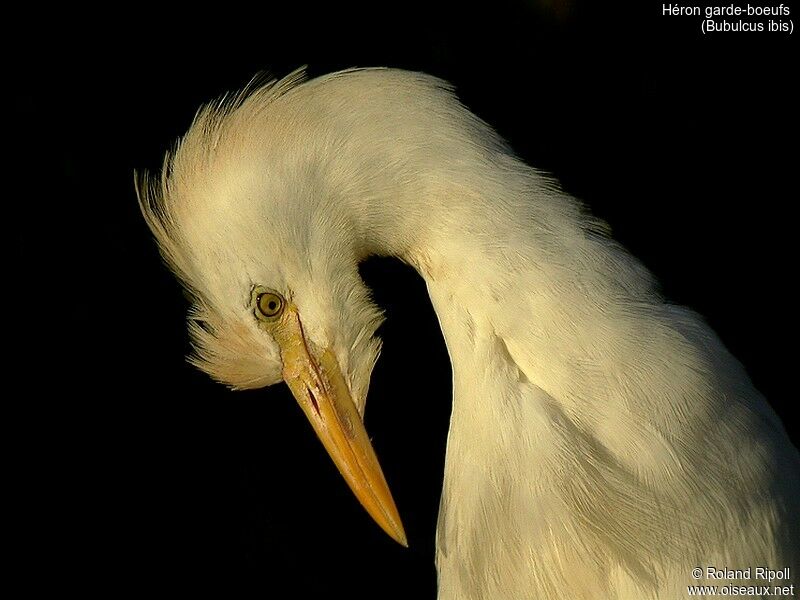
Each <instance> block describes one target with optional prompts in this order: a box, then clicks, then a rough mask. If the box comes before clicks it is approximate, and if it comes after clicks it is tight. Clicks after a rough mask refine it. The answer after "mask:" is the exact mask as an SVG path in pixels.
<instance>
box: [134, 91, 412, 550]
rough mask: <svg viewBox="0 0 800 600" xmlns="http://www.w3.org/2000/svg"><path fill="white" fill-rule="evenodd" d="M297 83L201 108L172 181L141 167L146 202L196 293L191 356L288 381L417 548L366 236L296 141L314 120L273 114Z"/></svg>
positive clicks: (214, 367) (356, 481)
mask: <svg viewBox="0 0 800 600" xmlns="http://www.w3.org/2000/svg"><path fill="white" fill-rule="evenodd" d="M297 81H298V78H297V77H290V78H287V79H284V80H283V81H281V82H280V83H277V84H275V83H269V84H267V85H263V86H260V87H258V88H257V89H250V90H247V91H246V92H244V93H243V94H240V95H239V96H236V97H233V98H228V99H223V100H222V101H220V102H218V103H215V104H213V105H210V106H207V107H205V108H204V109H202V110H201V111H200V112H199V113H198V114H197V116H196V118H195V120H194V122H193V124H192V126H191V127H190V129H189V131H188V133H187V134H186V135H185V136H184V137H183V138H182V139H181V140H180V142H179V143H178V145H177V146H176V148H175V150H174V151H173V152H171V153H169V154H168V155H167V157H166V159H165V162H164V166H163V170H162V173H161V177H160V178H153V177H150V176H148V175H147V174H142V175H140V176H137V177H136V184H137V194H138V197H139V203H140V206H141V209H142V213H143V215H144V217H145V220H146V222H147V224H148V226H149V227H150V229H151V231H152V232H153V234H154V236H155V238H156V240H157V241H158V244H159V247H160V249H161V252H162V255H163V256H164V258H165V260H166V262H167V263H168V265H169V266H170V267H171V269H172V270H173V271H174V272H175V273H176V275H177V276H178V278H179V279H180V280H181V281H182V283H183V284H184V286H185V287H186V289H187V291H188V292H189V295H190V297H191V298H192V307H191V309H190V315H189V330H190V334H191V337H192V341H193V346H194V355H193V356H192V357H191V358H190V361H191V362H192V363H193V364H195V365H196V366H197V367H199V368H200V369H201V370H203V371H205V372H206V373H208V374H209V375H211V376H212V377H213V378H214V379H216V380H217V381H219V382H222V383H224V384H226V385H229V386H230V387H232V388H236V389H245V388H260V387H264V386H269V385H272V384H276V383H279V382H280V381H284V382H285V383H286V384H287V385H288V387H289V388H290V390H291V392H292V394H293V395H294V397H295V399H296V400H297V402H298V404H299V405H300V407H301V408H302V410H303V412H304V413H305V415H306V416H307V418H308V420H309V421H310V423H311V425H312V426H313V428H314V430H315V432H316V434H317V435H318V437H319V438H320V440H321V441H322V443H323V444H324V446H325V448H326V450H327V451H328V453H329V455H330V456H331V458H332V459H333V461H334V463H335V464H336V466H337V467H338V469H339V471H340V472H341V474H342V475H343V477H344V478H345V480H346V481H347V483H348V485H349V486H350V488H351V489H352V490H353V492H354V494H355V495H356V497H357V498H358V499H359V501H360V502H361V503H362V505H363V506H364V507H365V509H366V510H367V511H368V512H369V514H370V515H371V516H372V517H373V519H375V521H376V522H377V523H378V524H379V525H380V526H381V527H382V528H383V529H384V530H385V531H386V532H387V533H388V534H389V535H390V536H391V537H392V538H394V539H395V540H397V541H398V542H400V543H401V544H403V545H406V537H405V533H404V531H403V526H402V523H401V521H400V517H399V515H398V513H397V509H396V507H395V504H394V501H393V499H392V496H391V493H390V492H389V488H388V486H387V484H386V481H385V479H384V476H383V473H382V471H381V468H380V465H379V463H378V460H377V458H376V456H375V453H374V451H373V448H372V445H371V443H370V441H369V437H368V436H367V433H366V431H365V429H364V425H363V411H364V407H365V402H366V394H367V388H368V386H369V379H370V375H371V372H372V368H373V366H374V365H375V362H376V360H377V358H378V354H379V351H380V342H379V341H378V339H377V338H376V337H375V335H374V334H375V331H376V329H377V328H378V326H379V324H380V322H381V313H380V311H379V310H378V309H377V307H375V305H374V304H373V303H372V302H371V301H370V297H369V292H368V289H367V288H366V286H365V285H364V283H363V281H362V279H361V277H360V275H359V272H358V262H359V260H360V259H361V258H362V256H361V254H362V252H361V249H360V244H359V240H358V236H357V235H356V233H355V228H354V227H353V225H352V223H351V221H350V220H349V217H348V213H347V211H345V210H343V209H342V208H341V207H340V206H339V205H338V203H337V197H338V196H339V194H340V192H341V190H337V189H336V187H335V179H336V178H335V177H334V178H331V177H327V176H324V175H322V173H321V169H322V168H323V167H322V166H321V165H319V164H317V163H315V162H314V161H313V160H312V159H311V158H310V156H312V155H313V153H312V152H309V151H308V144H306V145H305V147H304V145H303V143H300V142H298V141H297V140H300V139H302V137H303V136H302V135H300V134H299V133H298V131H297V129H298V127H300V126H302V125H301V124H298V123H297V122H295V126H294V127H291V130H292V131H289V129H290V126H289V122H290V121H292V119H291V118H289V117H287V118H286V119H281V118H278V117H277V116H276V118H270V115H269V113H268V112H266V113H265V111H262V110H261V109H262V108H263V107H264V106H270V105H274V104H275V103H277V102H278V101H279V100H280V98H281V97H282V96H284V95H285V94H286V93H288V92H290V91H291V90H292V88H293V87H295V86H296V84H297ZM257 119H260V121H259V123H258V127H257V130H258V131H259V135H253V134H252V131H253V130H254V128H255V125H254V121H255V120H257ZM295 121H296V119H295ZM306 125H307V124H306Z"/></svg>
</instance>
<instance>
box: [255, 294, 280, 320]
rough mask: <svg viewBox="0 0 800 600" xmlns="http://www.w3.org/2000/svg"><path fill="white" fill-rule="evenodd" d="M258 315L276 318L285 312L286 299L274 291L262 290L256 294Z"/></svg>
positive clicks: (264, 317)
mask: <svg viewBox="0 0 800 600" xmlns="http://www.w3.org/2000/svg"><path fill="white" fill-rule="evenodd" d="M255 304H256V311H255V312H256V316H257V317H259V318H261V319H274V318H276V317H279V316H280V314H281V313H282V312H283V306H284V301H283V298H281V297H280V296H279V295H278V294H276V293H274V292H260V293H258V294H257V295H256V302H255Z"/></svg>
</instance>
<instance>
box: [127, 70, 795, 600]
mask: <svg viewBox="0 0 800 600" xmlns="http://www.w3.org/2000/svg"><path fill="white" fill-rule="evenodd" d="M498 93H501V90H498ZM140 198H141V203H142V208H143V212H144V215H145V217H146V218H147V221H148V223H149V225H150V227H151V228H152V230H153V232H154V234H155V235H156V237H157V239H158V241H159V244H160V246H161V248H162V250H163V252H164V255H165V257H166V258H167V259H168V261H169V263H170V265H171V266H172V268H173V269H174V270H175V271H176V273H177V274H178V276H179V277H180V278H181V279H182V281H183V282H184V284H185V285H186V286H187V287H188V288H189V289H190V290H191V292H192V293H193V295H194V298H195V303H194V312H193V315H192V320H191V326H190V327H191V331H192V334H193V336H194V341H195V344H196V347H197V355H196V357H195V358H194V361H195V363H196V364H197V365H198V366H199V367H200V368H202V369H203V370H205V371H206V372H208V373H209V374H210V375H212V376H213V377H214V378H216V379H217V380H219V381H222V382H224V383H226V384H229V385H231V386H233V387H239V388H246V387H260V386H264V385H270V384H273V383H277V382H279V381H280V380H281V379H282V378H283V377H285V373H286V371H285V366H286V365H285V353H284V349H283V347H282V346H281V344H280V342H279V341H277V338H276V337H275V336H273V335H270V333H269V331H267V330H265V328H264V326H263V324H261V325H260V324H259V322H258V320H257V319H255V318H254V316H253V308H252V305H251V291H252V289H253V286H254V285H264V286H267V287H268V288H269V289H272V290H276V291H278V293H279V294H282V295H283V296H285V297H286V298H287V302H290V303H291V304H292V306H296V310H297V314H298V315H300V318H301V319H302V326H303V328H302V329H303V335H304V336H305V339H307V340H308V347H309V348H311V350H310V352H311V354H314V352H315V351H314V348H328V349H331V351H332V353H333V355H334V356H335V359H336V360H337V361H338V365H339V366H340V367H341V373H342V376H343V378H344V381H345V382H346V384H347V386H348V387H349V390H350V392H351V395H352V397H353V400H354V402H355V404H356V405H357V406H358V408H359V410H360V411H362V412H363V409H364V403H365V399H366V398H365V396H366V390H367V388H368V384H369V377H370V373H371V370H372V367H373V365H374V363H375V361H376V360H377V356H378V350H379V344H378V342H377V341H376V340H375V339H374V337H373V334H374V332H375V330H376V328H377V326H378V324H379V322H380V315H379V311H378V310H377V309H376V307H375V306H373V305H372V303H371V302H370V300H369V294H368V291H367V289H366V288H365V286H364V284H363V282H362V281H361V279H360V277H359V275H358V269H357V266H358V262H359V261H360V260H362V259H364V258H365V257H367V256H369V255H373V254H378V255H391V256H397V257H399V258H400V259H402V260H404V261H405V262H407V263H408V264H410V265H412V266H413V267H414V268H415V269H416V270H417V271H418V272H419V274H420V275H421V276H422V277H423V278H424V280H425V282H426V284H427V287H428V290H429V292H430V296H431V299H432V302H433V306H434V308H435V310H436V313H437V315H438V317H439V320H440V323H441V327H442V331H443V333H444V337H445V341H446V343H447V348H448V350H449V353H450V357H451V359H452V364H453V387H454V397H453V411H452V419H451V423H450V431H449V437H448V443H447V457H446V465H445V480H444V490H443V494H442V502H441V510H440V515H439V525H438V534H437V535H438V540H437V566H438V570H439V589H440V591H439V598H440V599H441V600H456V599H458V600H462V599H473V598H486V599H496V600H502V599H509V600H522V599H527V598H571V599H582V598H587V599H596V598H611V599H636V600H638V599H643V598H684V597H686V595H687V592H686V586H687V585H692V584H697V583H698V581H697V580H695V579H693V578H692V575H691V570H692V568H694V567H698V566H700V567H705V566H717V567H728V568H744V567H748V566H752V567H756V566H766V567H770V568H773V569H778V568H785V567H790V568H791V569H792V570H793V573H792V575H793V577H794V575H795V574H796V573H797V569H798V568H800V559H799V558H798V557H800V549H798V544H800V527H799V526H798V517H797V514H798V512H799V511H798V493H799V492H800V485H799V484H798V472H799V471H800V466H799V465H800V461H799V460H798V453H797V450H796V449H795V448H794V447H793V446H792V444H791V443H790V442H789V440H788V439H787V436H786V434H785V432H784V430H783V427H782V425H781V424H780V422H779V420H778V419H777V417H776V416H775V414H774V413H773V411H772V410H771V409H770V407H769V406H768V405H767V403H766V402H765V401H764V399H763V397H762V396H761V395H760V394H759V393H758V392H757V391H756V390H755V389H754V387H753V385H752V384H751V382H750V380H749V379H748V377H747V375H746V373H745V372H744V370H743V368H742V366H741V365H740V364H739V362H738V361H737V360H736V359H735V358H734V357H733V356H731V355H730V353H729V352H728V351H727V350H726V349H725V347H724V346H723V345H722V343H721V342H720V340H719V339H718V338H717V336H716V335H715V334H714V333H713V332H712V331H711V330H710V329H709V328H708V326H707V325H705V324H704V323H703V321H702V320H701V319H700V318H699V317H698V316H697V315H696V314H694V313H693V312H692V311H690V310H688V309H686V308H683V307H679V306H674V305H670V304H667V303H665V302H664V300H663V299H662V298H661V297H660V296H659V294H658V291H657V290H656V288H655V285H654V281H653V279H652V277H651V275H650V274H649V273H648V272H647V271H646V269H645V268H644V267H643V266H642V265H641V264H640V263H639V262H638V261H636V260H635V259H634V258H633V257H631V256H630V255H629V254H628V253H627V252H625V251H624V250H623V249H622V248H621V247H620V246H618V245H617V244H616V243H614V242H613V241H612V240H611V239H609V238H608V237H607V236H606V234H605V228H604V225H603V224H602V223H601V222H599V221H597V220H595V219H593V218H592V217H591V216H589V215H588V214H587V213H586V212H584V210H583V209H582V207H581V206H580V204H579V203H578V202H577V201H576V200H574V199H573V198H571V197H569V196H568V195H566V194H565V193H563V192H562V191H560V190H559V188H558V186H557V185H556V184H555V183H554V182H553V181H552V180H551V179H549V178H548V177H546V176H545V175H543V174H541V173H539V172H537V171H536V170H534V169H532V168H530V167H529V166H527V165H525V164H524V163H522V162H521V161H520V160H519V159H517V158H515V157H514V156H513V154H512V153H511V152H510V150H509V149H508V148H507V147H506V145H505V144H504V143H503V142H502V140H500V139H499V138H498V136H497V135H496V134H495V133H494V132H493V131H492V130H491V129H490V128H489V127H488V126H487V125H486V124H485V123H483V122H482V121H481V120H479V119H478V118H476V117H475V116H473V115H472V114H471V113H470V112H469V111H467V110H466V109H465V108H464V107H463V106H462V105H461V104H460V103H459V102H458V101H457V100H456V99H455V98H454V96H453V95H452V93H451V91H450V89H449V87H448V86H447V84H445V83H443V82H442V81H440V80H437V79H435V78H432V77H429V76H426V75H422V74H417V73H409V72H403V71H397V70H385V69H365V70H351V71H344V72H341V73H335V74H332V75H329V76H326V77H321V78H318V79H315V80H312V81H308V82H303V81H302V75H301V74H300V73H295V74H292V75H290V76H289V77H287V78H286V79H284V80H282V81H280V82H277V83H275V82H270V83H267V84H265V85H262V86H261V87H258V86H253V87H252V88H251V89H250V90H248V91H246V92H243V93H242V94H240V95H238V96H235V97H232V98H229V99H226V100H223V101H221V102H219V103H216V104H213V105H211V106H209V107H206V108H204V109H203V110H201V111H200V113H199V114H198V116H197V118H196V119H195V121H194V123H193V125H192V127H191V128H190V130H189V132H188V133H187V134H186V136H185V137H184V138H183V140H182V141H181V143H180V145H179V146H178V147H177V149H176V151H175V152H174V153H173V154H172V155H171V156H169V157H168V158H167V160H166V163H165V167H164V172H163V175H162V178H161V180H160V182H155V184H154V183H153V182H150V183H149V184H148V183H147V182H146V180H144V179H143V180H142V181H141V182H140ZM282 357H283V358H282ZM309 394H311V392H309ZM376 401H380V399H377V400H376ZM420 411H421V412H423V413H424V407H420ZM398 536H399V534H398ZM701 583H702V582H701ZM714 583H718V584H720V585H721V584H722V583H724V582H722V581H717V582H714ZM736 583H738V584H741V583H742V582H741V581H740V582H736ZM762 583H763V582H762ZM789 583H790V582H789Z"/></svg>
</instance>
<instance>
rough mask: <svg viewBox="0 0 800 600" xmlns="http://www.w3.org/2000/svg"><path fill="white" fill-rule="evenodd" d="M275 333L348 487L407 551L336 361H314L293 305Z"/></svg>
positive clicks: (297, 390)
mask: <svg viewBox="0 0 800 600" xmlns="http://www.w3.org/2000/svg"><path fill="white" fill-rule="evenodd" d="M272 331H273V334H274V337H275V339H276V341H277V342H278V344H279V345H280V348H281V358H282V360H283V377H284V380H285V381H286V383H287V385H288V386H289V389H290V390H291V391H292V394H293V395H294V397H295V399H296V400H297V402H298V403H299V404H300V407H301V408H302V409H303V412H304V413H305V414H306V417H308V420H309V421H310V422H311V425H312V427H314V431H315V432H316V434H317V436H318V437H319V439H320V440H321V441H322V444H323V445H324V446H325V449H326V450H327V451H328V454H329V455H330V457H331V458H332V459H333V462H334V463H335V464H336V467H337V468H338V469H339V472H340V473H341V474H342V477H344V479H345V481H346V482H347V485H349V486H350V489H351V490H352V491H353V493H354V494H355V495H356V498H358V500H359V502H361V505H362V506H363V507H364V508H365V509H366V510H367V512H368V513H369V514H370V516H371V517H372V518H373V519H374V520H375V522H376V523H377V524H378V525H380V527H381V528H382V529H383V530H384V531H385V532H386V533H388V534H389V536H391V537H392V538H393V539H394V540H395V541H397V542H398V543H400V544H402V545H403V546H406V547H407V546H408V541H407V540H406V534H405V531H404V530H403V524H402V522H401V521H400V515H399V514H398V513H397V508H396V507H395V504H394V500H393V499H392V494H391V492H390V491H389V486H388V485H387V484H386V479H385V478H384V476H383V471H381V467H380V464H378V459H377V457H376V456H375V451H374V450H373V449H372V444H371V443H370V441H369V437H368V436H367V431H366V429H364V424H363V422H362V421H361V415H360V414H359V412H358V409H356V406H355V404H354V403H353V400H352V398H351V396H350V390H349V389H348V386H347V384H346V383H345V381H344V377H343V376H342V372H341V369H340V367H339V364H338V362H337V360H336V357H335V356H334V355H333V353H332V352H331V351H330V350H328V349H326V350H324V351H322V352H321V353H320V355H319V356H315V355H314V353H313V352H312V351H311V349H310V348H309V345H308V342H307V340H306V338H305V335H304V333H303V326H302V323H301V322H300V316H299V315H298V314H297V309H296V308H295V307H294V306H292V305H291V304H290V305H289V306H287V307H286V310H285V311H284V315H283V317H282V318H281V320H280V323H279V324H276V327H275V328H274V329H273V330H272Z"/></svg>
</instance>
